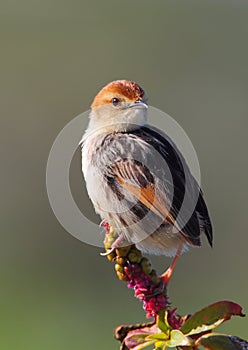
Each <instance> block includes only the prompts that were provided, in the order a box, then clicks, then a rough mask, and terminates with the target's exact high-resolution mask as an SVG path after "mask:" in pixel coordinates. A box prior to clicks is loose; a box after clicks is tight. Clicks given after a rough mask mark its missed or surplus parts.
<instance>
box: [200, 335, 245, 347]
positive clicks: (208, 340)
mask: <svg viewBox="0 0 248 350" xmlns="http://www.w3.org/2000/svg"><path fill="white" fill-rule="evenodd" d="M199 345H202V346H204V347H205V348H206V349H207V350H242V349H244V350H245V349H246V350H247V349H248V343H247V342H246V341H245V340H242V339H239V338H237V337H233V336H228V335H224V334H223V335H222V334H214V333H212V334H206V335H203V336H202V337H200V338H199V339H198V340H197V341H196V346H199Z"/></svg>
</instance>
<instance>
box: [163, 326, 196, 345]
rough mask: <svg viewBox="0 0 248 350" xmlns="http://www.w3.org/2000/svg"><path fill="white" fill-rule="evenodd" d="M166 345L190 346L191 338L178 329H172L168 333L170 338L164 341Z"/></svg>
mask: <svg viewBox="0 0 248 350" xmlns="http://www.w3.org/2000/svg"><path fill="white" fill-rule="evenodd" d="M166 345H167V346H169V347H176V346H190V345H192V340H191V339H190V338H188V337H186V336H185V335H184V334H183V333H182V332H180V331H179V330H178V329H173V330H172V331H171V334H170V339H169V340H167V341H166Z"/></svg>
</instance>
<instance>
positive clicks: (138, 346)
mask: <svg viewBox="0 0 248 350" xmlns="http://www.w3.org/2000/svg"><path fill="white" fill-rule="evenodd" d="M153 344H154V341H147V342H145V343H143V344H140V345H137V346H135V347H134V348H130V349H132V350H142V349H145V348H147V347H148V346H150V345H153Z"/></svg>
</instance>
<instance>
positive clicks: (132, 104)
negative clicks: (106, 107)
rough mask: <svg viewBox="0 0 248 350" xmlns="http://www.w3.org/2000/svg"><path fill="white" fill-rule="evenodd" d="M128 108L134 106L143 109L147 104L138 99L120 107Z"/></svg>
mask: <svg viewBox="0 0 248 350" xmlns="http://www.w3.org/2000/svg"><path fill="white" fill-rule="evenodd" d="M128 108H135V109H136V108H137V109H140V108H144V109H147V108H148V106H147V104H146V103H145V102H144V101H142V100H140V101H135V102H133V103H130V104H128V105H126V106H123V107H122V109H128Z"/></svg>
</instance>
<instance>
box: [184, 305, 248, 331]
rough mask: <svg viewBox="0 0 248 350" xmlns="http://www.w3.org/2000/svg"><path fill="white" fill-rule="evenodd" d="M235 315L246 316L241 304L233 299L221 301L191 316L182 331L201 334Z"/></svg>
mask: <svg viewBox="0 0 248 350" xmlns="http://www.w3.org/2000/svg"><path fill="white" fill-rule="evenodd" d="M234 315H238V316H244V315H243V314H242V308H241V306H240V305H238V304H236V303H233V302H231V301H219V302H217V303H214V304H212V305H209V306H207V307H205V308H204V309H202V310H200V311H198V312H196V313H195V314H193V315H192V316H190V318H189V319H188V320H187V321H186V322H185V323H184V325H183V326H182V328H181V332H182V333H184V334H187V335H192V334H199V333H202V332H205V331H208V330H211V329H213V328H216V327H217V326H219V325H220V324H221V323H222V322H224V321H226V320H229V319H230V318H231V317H232V316H234Z"/></svg>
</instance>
